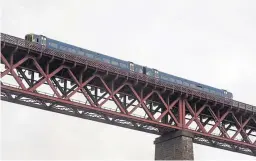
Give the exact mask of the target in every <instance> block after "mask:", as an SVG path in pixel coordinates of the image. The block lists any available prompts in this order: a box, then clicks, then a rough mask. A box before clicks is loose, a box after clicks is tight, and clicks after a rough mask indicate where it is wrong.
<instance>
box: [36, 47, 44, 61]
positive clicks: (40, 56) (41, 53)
mask: <svg viewBox="0 0 256 161" xmlns="http://www.w3.org/2000/svg"><path fill="white" fill-rule="evenodd" d="M42 55H43V50H42V49H41V52H40V55H39V56H38V57H37V58H36V59H37V60H40V59H41V58H42Z"/></svg>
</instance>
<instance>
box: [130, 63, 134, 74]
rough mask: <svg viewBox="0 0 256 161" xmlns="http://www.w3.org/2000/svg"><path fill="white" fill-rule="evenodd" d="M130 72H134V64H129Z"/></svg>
mask: <svg viewBox="0 0 256 161" xmlns="http://www.w3.org/2000/svg"><path fill="white" fill-rule="evenodd" d="M130 71H132V72H134V64H133V63H132V62H130Z"/></svg>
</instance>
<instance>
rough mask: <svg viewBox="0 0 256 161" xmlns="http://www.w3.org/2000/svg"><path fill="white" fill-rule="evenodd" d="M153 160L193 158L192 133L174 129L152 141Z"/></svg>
mask: <svg viewBox="0 0 256 161" xmlns="http://www.w3.org/2000/svg"><path fill="white" fill-rule="evenodd" d="M154 144H155V160H194V153H193V134H191V133H189V132H185V131H175V132H170V133H168V134H164V135H162V136H160V137H159V138H156V139H155V141H154Z"/></svg>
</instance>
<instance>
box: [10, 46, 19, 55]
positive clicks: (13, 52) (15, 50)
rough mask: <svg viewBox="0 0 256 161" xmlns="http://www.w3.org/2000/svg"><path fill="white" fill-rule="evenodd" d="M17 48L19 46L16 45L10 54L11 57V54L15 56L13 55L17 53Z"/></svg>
mask: <svg viewBox="0 0 256 161" xmlns="http://www.w3.org/2000/svg"><path fill="white" fill-rule="evenodd" d="M18 48H19V46H18V45H17V46H16V47H15V49H14V50H13V51H12V52H11V55H12V54H15V53H16V52H17V51H18Z"/></svg>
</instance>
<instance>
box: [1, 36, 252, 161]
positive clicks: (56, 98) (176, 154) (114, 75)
mask: <svg viewBox="0 0 256 161" xmlns="http://www.w3.org/2000/svg"><path fill="white" fill-rule="evenodd" d="M1 99H2V100H3V101H8V102H13V103H16V104H21V105H26V106H30V107H34V108H38V109H42V110H48V111H52V112H58V113H61V114H66V115H70V116H74V117H79V118H83V119H89V120H94V121H98V122H102V123H106V124H111V125H115V126H121V127H124V128H130V129H133V130H138V131H142V132H147V133H153V134H157V135H159V137H158V138H156V140H155V142H154V144H155V159H156V160H165V159H168V160H172V159H175V160H183V159H186V160H188V159H189V160H193V159H194V156H193V143H197V144H203V145H206V146H211V147H216V148H221V149H225V150H229V151H233V152H238V153H243V154H247V155H252V156H256V114H255V113H256V107H255V106H252V105H248V104H245V103H242V102H239V101H235V100H230V99H224V98H221V97H218V96H215V95H211V94H208V93H205V92H201V91H196V90H194V89H191V88H189V87H185V86H181V85H177V84H166V83H163V82H161V81H159V80H157V79H153V78H150V77H147V76H146V75H142V74H137V73H132V72H126V71H122V70H119V69H118V68H115V67H113V66H110V65H108V64H104V63H101V62H97V61H94V60H91V59H89V58H85V57H81V56H76V55H72V54H70V53H64V52H60V51H55V50H51V49H47V48H45V47H43V46H41V45H39V44H35V43H30V42H27V41H25V40H24V39H21V38H17V37H14V36H11V35H7V34H4V33H1Z"/></svg>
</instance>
